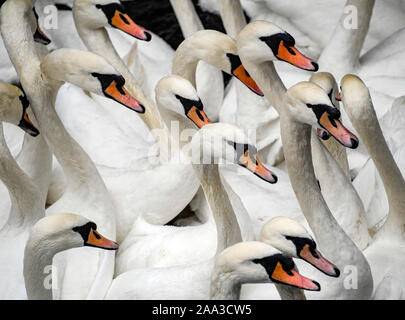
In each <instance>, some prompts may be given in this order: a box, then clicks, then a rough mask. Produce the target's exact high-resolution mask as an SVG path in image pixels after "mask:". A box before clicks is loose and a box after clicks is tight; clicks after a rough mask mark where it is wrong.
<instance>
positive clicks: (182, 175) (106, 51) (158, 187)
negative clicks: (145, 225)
mask: <svg viewBox="0 0 405 320" xmlns="http://www.w3.org/2000/svg"><path fill="white" fill-rule="evenodd" d="M97 4H98V2H97V1H81V0H77V1H75V5H74V7H73V14H74V18H75V23H76V27H77V29H78V31H79V34H80V36H81V38H82V40H83V42H84V43H85V44H86V46H87V47H88V48H89V49H90V50H91V51H94V52H96V53H97V52H98V53H99V54H101V55H103V56H104V57H105V58H106V59H107V60H108V61H109V62H110V63H111V64H112V65H113V66H114V67H115V68H116V69H117V70H120V72H121V73H122V74H123V76H124V78H125V79H126V84H127V86H128V90H129V92H130V93H131V95H132V96H134V97H135V98H136V99H137V100H138V101H140V102H141V103H142V104H143V105H144V106H145V109H146V111H145V113H144V114H141V115H140V116H141V118H142V120H143V121H144V122H145V123H146V124H147V126H148V127H149V129H151V130H152V134H153V135H154V138H156V139H157V138H159V143H158V144H157V145H158V146H159V147H160V150H159V152H160V154H161V155H164V154H165V150H167V149H166V148H168V147H169V146H170V144H171V142H172V141H171V140H172V139H171V135H170V133H169V130H168V129H167V128H166V127H165V124H164V122H163V121H162V118H161V116H160V114H159V111H158V109H157V107H156V105H155V104H154V103H152V102H151V101H149V100H148V99H147V98H146V97H145V95H144V93H143V92H142V90H141V87H140V86H139V85H138V84H137V83H136V79H135V78H134V76H133V75H132V74H131V73H130V72H129V70H128V68H127V67H126V66H125V64H124V63H123V61H122V60H121V58H120V57H119V56H118V54H117V53H116V51H115V50H114V48H113V47H112V44H111V42H110V40H109V38H108V36H107V34H106V31H105V30H104V28H103V27H104V26H105V25H106V24H107V20H106V18H105V15H104V13H103V12H102V11H101V10H99V9H97V8H96V6H95V5H97ZM119 10H122V9H119ZM140 30H144V29H140ZM147 39H148V37H146V40H147ZM94 98H95V97H94ZM97 101H98V100H97ZM103 104H104V102H103ZM106 106H108V105H106ZM113 116H114V117H117V118H116V119H117V123H120V122H124V123H125V120H124V121H123V120H122V118H119V119H118V116H120V117H122V116H124V117H125V119H133V118H134V117H137V115H132V114H131V115H129V114H128V115H126V114H124V113H123V112H117V113H116V112H114V115H113ZM131 117H132V118H131ZM131 122H133V121H132V120H131V121H130V122H128V123H129V124H131V126H132V125H133V124H132V123H131ZM129 128H130V127H129ZM126 129H127V128H125V127H124V130H125V131H126ZM131 130H132V131H129V132H133V129H131ZM149 140H151V139H149ZM152 143H153V142H149V145H150V144H152ZM147 151H148V152H147V153H146V154H145V155H144V156H143V157H142V160H143V161H142V162H140V161H137V162H133V163H128V164H127V165H126V166H125V167H117V166H114V165H109V166H110V167H112V170H103V172H102V176H103V178H104V180H105V181H106V184H107V186H108V188H109V190H110V192H111V193H112V196H113V198H114V200H115V202H116V204H117V206H118V212H119V213H120V214H122V216H120V217H119V219H118V221H119V222H120V225H119V226H118V240H119V241H120V240H122V239H124V238H125V236H126V235H127V233H128V231H129V230H130V228H131V227H132V225H133V223H134V220H135V219H136V217H137V216H138V215H140V214H143V215H145V214H147V220H148V221H149V222H152V223H157V224H165V223H167V222H169V221H171V220H172V219H173V218H174V217H175V216H176V215H177V214H178V213H179V212H180V211H181V210H182V209H184V208H185V207H186V206H187V204H188V203H189V202H190V201H191V200H192V198H193V197H194V195H195V194H196V192H197V190H198V180H197V178H196V176H195V175H194V174H193V170H192V167H191V166H190V165H184V164H183V165H178V164H175V163H173V161H174V159H171V158H170V157H169V159H167V160H168V161H167V162H168V163H167V165H166V164H165V163H161V161H160V159H159V158H158V157H156V156H154V154H155V153H156V152H155V153H154V154H152V157H151V156H150V153H151V148H150V147H149V148H148V150H147ZM146 159H147V160H151V162H153V163H152V164H153V166H149V163H147V162H146V161H145V160H146ZM155 159H157V161H155ZM95 161H96V162H97V160H95ZM138 164H141V167H140V166H139V165H138ZM145 167H146V168H145ZM115 168H117V170H115ZM140 168H145V169H147V170H145V171H143V172H142V171H140V170H139V169H140ZM107 169H108V168H107ZM173 170H176V172H177V173H176V174H174V172H173ZM141 173H142V174H141ZM169 174H170V178H168V179H167V180H166V181H167V183H166V184H164V185H163V184H162V183H161V180H162V179H163V177H167V176H168V175H169ZM134 179H137V180H138V181H148V186H149V187H150V188H149V189H148V190H149V193H146V190H145V194H147V195H148V198H149V197H151V196H152V194H153V197H154V198H155V199H156V201H154V202H152V203H153V207H150V205H151V202H148V203H145V201H144V197H143V195H142V194H132V195H126V194H127V190H128V188H130V187H131V186H132V185H133V184H134V183H136V182H134V181H135V180H134ZM165 179H166V178H165ZM152 181H155V182H156V183H154V184H152V183H151V182H152ZM136 184H137V183H136ZM150 192H152V193H150ZM168 201H169V202H170V203H173V206H172V207H171V208H170V210H167V209H168V207H167V203H168ZM134 203H138V204H139V205H140V208H136V209H131V205H133V204H134Z"/></svg>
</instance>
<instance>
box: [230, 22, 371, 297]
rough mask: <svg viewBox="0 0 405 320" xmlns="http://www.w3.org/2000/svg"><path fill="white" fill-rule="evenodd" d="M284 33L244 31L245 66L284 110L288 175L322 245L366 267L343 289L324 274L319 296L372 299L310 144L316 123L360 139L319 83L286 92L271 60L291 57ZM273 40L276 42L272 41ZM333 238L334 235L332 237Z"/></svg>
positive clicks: (260, 28)
mask: <svg viewBox="0 0 405 320" xmlns="http://www.w3.org/2000/svg"><path fill="white" fill-rule="evenodd" d="M285 37H288V35H287V34H286V33H284V32H283V31H282V30H281V29H280V28H278V27H276V26H275V25H273V24H271V23H268V22H264V21H255V22H252V23H250V24H249V25H247V26H246V27H245V28H244V29H243V30H242V31H241V32H240V33H239V35H238V39H237V45H238V52H239V55H240V57H241V60H242V62H243V65H244V66H245V67H246V69H247V70H248V72H249V73H250V74H251V75H252V77H253V78H254V79H255V80H256V82H257V84H258V85H259V87H260V88H261V89H262V91H263V92H264V94H265V96H266V98H267V99H268V100H269V101H270V102H271V104H272V105H273V106H274V108H276V109H277V111H278V112H279V114H280V121H281V122H280V123H281V138H282V141H283V148H284V154H285V157H286V164H287V168H288V174H289V176H290V180H291V184H292V187H293V189H294V192H295V194H296V197H297V199H298V202H299V204H300V207H301V209H302V212H303V214H304V215H305V217H306V219H307V221H308V223H309V225H310V227H311V229H312V231H313V232H314V234H315V237H316V239H317V242H318V244H319V247H320V248H321V249H322V250H323V251H324V252H325V254H326V255H327V256H330V257H334V260H335V261H337V262H338V263H339V264H341V265H343V266H347V265H356V266H357V270H361V271H359V280H358V284H359V288H358V290H352V292H351V291H350V290H343V279H339V280H338V281H333V282H331V281H330V279H327V278H325V279H324V281H325V282H326V283H328V285H327V287H326V288H325V289H324V290H323V292H322V294H321V295H318V297H320V296H322V297H323V298H324V297H333V298H339V299H345V298H358V299H359V298H360V299H364V298H368V297H370V295H371V292H372V277H371V273H370V267H369V265H368V264H367V261H366V260H365V258H364V256H363V255H362V253H361V251H360V250H359V249H358V248H357V247H356V246H355V244H354V243H353V242H352V240H351V239H350V238H349V237H348V236H347V234H346V233H345V232H344V231H343V230H342V228H341V227H340V226H339V225H338V223H337V222H336V220H335V219H334V218H333V216H332V214H331V212H330V210H329V208H328V207H327V205H326V203H325V200H324V199H323V197H322V195H321V192H320V190H319V186H318V184H317V182H316V179H315V174H314V171H313V165H312V157H311V149H310V134H311V127H314V128H321V129H325V130H327V131H328V132H329V133H330V134H331V135H333V136H334V138H335V139H337V140H338V141H339V142H340V143H341V144H343V145H345V146H347V147H351V148H355V147H357V146H358V140H357V138H356V137H355V136H354V135H353V134H352V133H350V132H349V131H348V130H347V129H346V128H344V127H343V125H342V124H341V123H340V121H338V120H337V119H339V118H340V112H339V110H338V109H337V108H335V107H334V106H333V104H332V102H331V100H330V99H329V97H328V95H327V93H325V92H324V91H323V89H322V88H320V87H319V86H317V85H316V84H313V83H310V82H303V83H299V84H297V85H295V86H293V87H292V88H290V89H289V90H288V93H287V95H286V94H285V92H286V91H285V87H284V85H283V83H282V82H281V80H280V78H279V77H278V75H277V73H276V72H275V69H274V65H273V62H272V61H273V60H275V59H277V58H276V56H277V55H280V54H285V55H284V56H281V58H283V59H289V54H291V53H290V51H288V50H287V49H286V47H285V45H286V44H285V43H284V41H286V40H285ZM269 39H271V40H272V41H271V42H269ZM266 41H267V42H266ZM286 43H287V46H292V45H293V44H294V42H290V40H288V42H286ZM283 46H284V48H282V49H281V50H279V48H280V47H283ZM292 52H294V51H292ZM293 58H294V59H293V61H295V62H297V63H298V64H299V65H300V66H301V67H303V68H307V69H309V70H316V69H317V68H318V67H317V65H316V64H315V63H314V62H312V60H310V59H308V58H305V57H304V56H302V55H295V56H293ZM270 84H271V85H270ZM331 239H334V240H333V242H331ZM337 239H339V240H337ZM335 243H338V246H336V244H335ZM339 264H338V266H339ZM353 291H354V292H353Z"/></svg>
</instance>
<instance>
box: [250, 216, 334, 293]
mask: <svg viewBox="0 0 405 320" xmlns="http://www.w3.org/2000/svg"><path fill="white" fill-rule="evenodd" d="M259 240H260V241H261V242H263V243H266V244H268V245H271V246H272V247H274V248H276V249H278V250H280V251H281V252H282V253H283V254H285V255H286V256H288V257H290V258H296V259H302V260H304V261H305V262H306V263H309V264H311V265H312V266H313V267H315V268H317V269H318V270H319V271H321V272H323V273H324V274H326V275H328V276H331V277H339V275H340V270H339V269H338V268H337V267H336V266H335V265H334V264H332V263H331V262H329V261H328V260H327V259H325V258H324V257H323V256H322V254H321V252H320V251H319V250H318V248H317V244H316V242H315V241H314V239H313V237H312V236H311V235H310V234H309V233H308V231H307V230H306V229H305V228H304V227H303V226H302V225H300V224H299V223H297V222H296V221H295V220H293V219H290V218H287V217H281V216H279V217H275V218H272V219H270V220H269V221H268V222H266V224H265V225H264V226H263V228H262V230H261V232H260V236H259ZM313 276H314V277H315V273H314V274H313ZM276 288H277V289H279V287H278V286H276ZM271 289H272V288H270V287H269V286H268V285H266V286H262V285H261V286H256V285H248V286H245V287H244V288H243V290H242V297H243V299H248V300H250V299H258V298H264V299H269V298H270V297H271V298H276V299H277V296H278V295H280V297H281V299H282V300H295V299H298V298H300V296H301V297H302V295H303V293H302V292H301V290H290V291H287V292H286V291H285V290H281V291H280V290H279V292H278V293H276V292H274V290H271ZM272 291H273V292H272ZM286 294H288V295H286ZM304 297H305V296H304Z"/></svg>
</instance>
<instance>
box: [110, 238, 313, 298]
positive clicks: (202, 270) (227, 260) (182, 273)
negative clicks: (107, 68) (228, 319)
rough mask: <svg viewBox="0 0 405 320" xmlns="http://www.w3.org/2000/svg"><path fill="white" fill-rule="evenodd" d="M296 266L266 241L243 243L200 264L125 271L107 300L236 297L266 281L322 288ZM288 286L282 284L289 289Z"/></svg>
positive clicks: (307, 287)
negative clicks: (246, 287) (247, 286)
mask: <svg viewBox="0 0 405 320" xmlns="http://www.w3.org/2000/svg"><path fill="white" fill-rule="evenodd" d="M294 267H295V265H294V262H293V260H292V259H291V258H287V257H286V256H284V255H283V254H282V253H281V252H280V251H278V250H277V249H274V248H273V247H271V246H269V245H267V244H264V243H262V242H255V241H251V242H241V243H237V244H235V245H233V246H231V247H228V248H227V249H225V250H224V251H223V252H221V253H220V254H219V255H218V256H217V258H216V259H210V260H208V261H205V262H202V263H199V264H193V265H186V266H181V267H171V268H165V269H164V268H148V269H137V270H133V271H130V272H127V273H124V274H122V275H120V276H118V277H117V278H116V279H115V280H114V282H113V284H112V286H111V288H110V290H109V292H108V294H107V296H106V299H131V300H133V299H174V300H178V299H187V300H190V299H222V300H225V299H226V300H236V299H239V296H240V290H241V286H242V284H244V283H263V282H264V283H266V282H277V283H281V284H285V285H289V286H293V287H297V288H302V289H306V290H313V291H319V290H320V285H319V284H318V283H317V282H316V281H313V280H310V279H308V278H305V277H303V276H301V275H300V274H299V273H297V272H296V271H295V270H294ZM289 286H282V287H284V288H283V289H284V290H285V291H289V290H291V289H290V287H289ZM280 287H281V286H280ZM283 289H281V290H283Z"/></svg>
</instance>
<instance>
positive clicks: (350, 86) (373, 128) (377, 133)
mask: <svg viewBox="0 0 405 320" xmlns="http://www.w3.org/2000/svg"><path fill="white" fill-rule="evenodd" d="M341 87H342V92H341V93H342V94H341V97H342V101H343V105H344V108H345V110H346V112H347V113H348V115H349V117H350V120H351V121H352V123H353V125H354V126H355V128H356V129H357V131H358V133H359V135H360V137H361V139H362V141H363V143H364V144H365V146H366V148H367V150H368V152H369V153H370V156H371V158H372V159H373V162H374V164H375V166H376V167H377V170H378V173H379V174H380V176H381V179H382V181H383V184H384V189H385V192H386V194H387V198H388V204H389V213H388V217H387V219H386V220H385V222H384V224H383V225H382V227H381V228H380V230H379V231H378V232H377V234H376V235H375V237H374V242H373V243H372V244H371V245H370V246H369V247H368V248H367V249H366V250H365V251H364V254H365V256H366V257H367V259H368V261H369V263H370V266H371V270H372V273H373V278H374V282H375V290H374V294H373V298H375V299H404V287H405V283H404V281H403V279H404V278H403V276H402V272H403V265H404V254H405V245H404V244H405V233H404V223H405V220H404V216H405V211H404V208H405V202H404V201H405V181H404V178H403V176H402V174H401V172H400V170H399V168H398V166H397V164H396V163H395V160H394V158H393V156H392V154H391V152H390V150H389V148H388V145H387V143H386V141H385V139H384V135H383V133H382V131H381V127H380V124H379V122H378V119H377V116H376V113H375V111H374V107H373V103H372V100H371V97H370V93H369V91H368V88H367V87H366V85H365V84H364V83H363V81H362V80H361V79H360V78H358V77H357V76H355V75H346V76H345V77H344V78H343V79H342V82H341Z"/></svg>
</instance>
